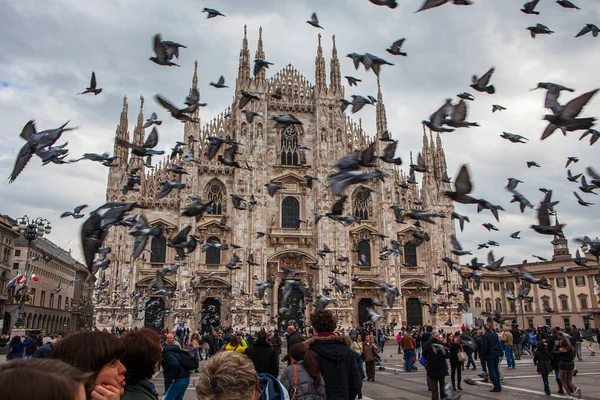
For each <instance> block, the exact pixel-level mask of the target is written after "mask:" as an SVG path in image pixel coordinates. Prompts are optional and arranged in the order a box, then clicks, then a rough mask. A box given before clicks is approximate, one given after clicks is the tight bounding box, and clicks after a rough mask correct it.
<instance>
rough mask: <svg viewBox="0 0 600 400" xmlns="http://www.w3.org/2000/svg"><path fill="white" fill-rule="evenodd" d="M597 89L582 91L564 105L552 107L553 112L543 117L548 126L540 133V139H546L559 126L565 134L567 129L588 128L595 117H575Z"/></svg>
mask: <svg viewBox="0 0 600 400" xmlns="http://www.w3.org/2000/svg"><path fill="white" fill-rule="evenodd" d="M597 92H598V89H595V90H592V91H590V92H587V93H584V94H582V95H581V96H579V97H576V98H574V99H573V100H571V101H569V102H568V103H567V104H566V105H565V106H564V107H560V106H559V107H558V108H557V107H554V108H553V109H552V112H553V114H547V115H546V116H544V119H545V120H546V121H548V122H549V124H548V126H547V127H546V129H545V130H544V133H542V137H541V140H544V139H546V138H547V137H549V136H550V135H552V134H553V133H554V131H555V130H556V129H557V128H559V129H560V130H561V131H562V132H563V134H564V135H565V136H566V134H567V131H575V130H584V129H590V128H591V127H592V126H593V125H594V122H595V121H596V118H593V117H588V118H577V116H578V115H579V113H581V111H582V110H583V107H585V105H586V104H587V103H588V102H589V101H590V100H591V99H592V97H594V95H595V94H596V93H597Z"/></svg>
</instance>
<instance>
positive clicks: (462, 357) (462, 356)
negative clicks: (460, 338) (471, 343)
mask: <svg viewBox="0 0 600 400" xmlns="http://www.w3.org/2000/svg"><path fill="white" fill-rule="evenodd" d="M456 358H457V359H458V362H459V363H463V362H465V361H467V360H468V359H469V357H468V356H467V353H465V351H464V350H463V347H462V346H460V351H459V352H458V353H456Z"/></svg>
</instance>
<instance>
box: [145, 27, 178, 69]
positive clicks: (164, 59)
mask: <svg viewBox="0 0 600 400" xmlns="http://www.w3.org/2000/svg"><path fill="white" fill-rule="evenodd" d="M153 43H154V45H153V48H154V53H155V54H156V55H155V56H154V57H150V58H149V60H150V61H152V62H154V63H155V64H158V65H164V66H169V67H180V65H178V64H175V63H174V62H172V61H169V59H170V58H169V53H168V52H167V45H165V44H164V43H163V41H162V40H161V37H160V34H159V33H157V34H156V35H154V38H153ZM171 58H172V56H171Z"/></svg>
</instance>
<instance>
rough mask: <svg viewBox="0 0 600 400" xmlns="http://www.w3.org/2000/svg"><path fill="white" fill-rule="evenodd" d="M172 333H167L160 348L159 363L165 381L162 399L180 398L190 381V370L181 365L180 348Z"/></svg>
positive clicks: (178, 399)
mask: <svg viewBox="0 0 600 400" xmlns="http://www.w3.org/2000/svg"><path fill="white" fill-rule="evenodd" d="M173 336H174V335H173V334H172V333H170V334H168V335H167V343H166V344H165V347H164V348H163V350H162V361H161V365H162V368H163V377H164V381H165V391H166V393H165V397H164V400H181V399H183V396H184V395H185V391H186V390H187V387H188V385H189V383H190V370H189V369H188V368H186V367H185V366H183V365H182V363H181V357H182V354H181V353H182V350H181V348H180V347H179V343H177V341H176V340H175V338H174V337H173Z"/></svg>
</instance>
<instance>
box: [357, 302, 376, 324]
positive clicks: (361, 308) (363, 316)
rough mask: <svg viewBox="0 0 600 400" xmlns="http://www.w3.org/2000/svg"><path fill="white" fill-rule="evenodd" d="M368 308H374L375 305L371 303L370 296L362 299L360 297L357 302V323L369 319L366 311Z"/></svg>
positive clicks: (362, 322)
mask: <svg viewBox="0 0 600 400" xmlns="http://www.w3.org/2000/svg"><path fill="white" fill-rule="evenodd" d="M368 308H371V309H373V308H375V305H374V304H373V300H371V299H370V298H364V299H360V301H359V302H358V324H359V325H362V324H364V323H365V322H367V321H370V319H369V313H368V311H367V309H368Z"/></svg>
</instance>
